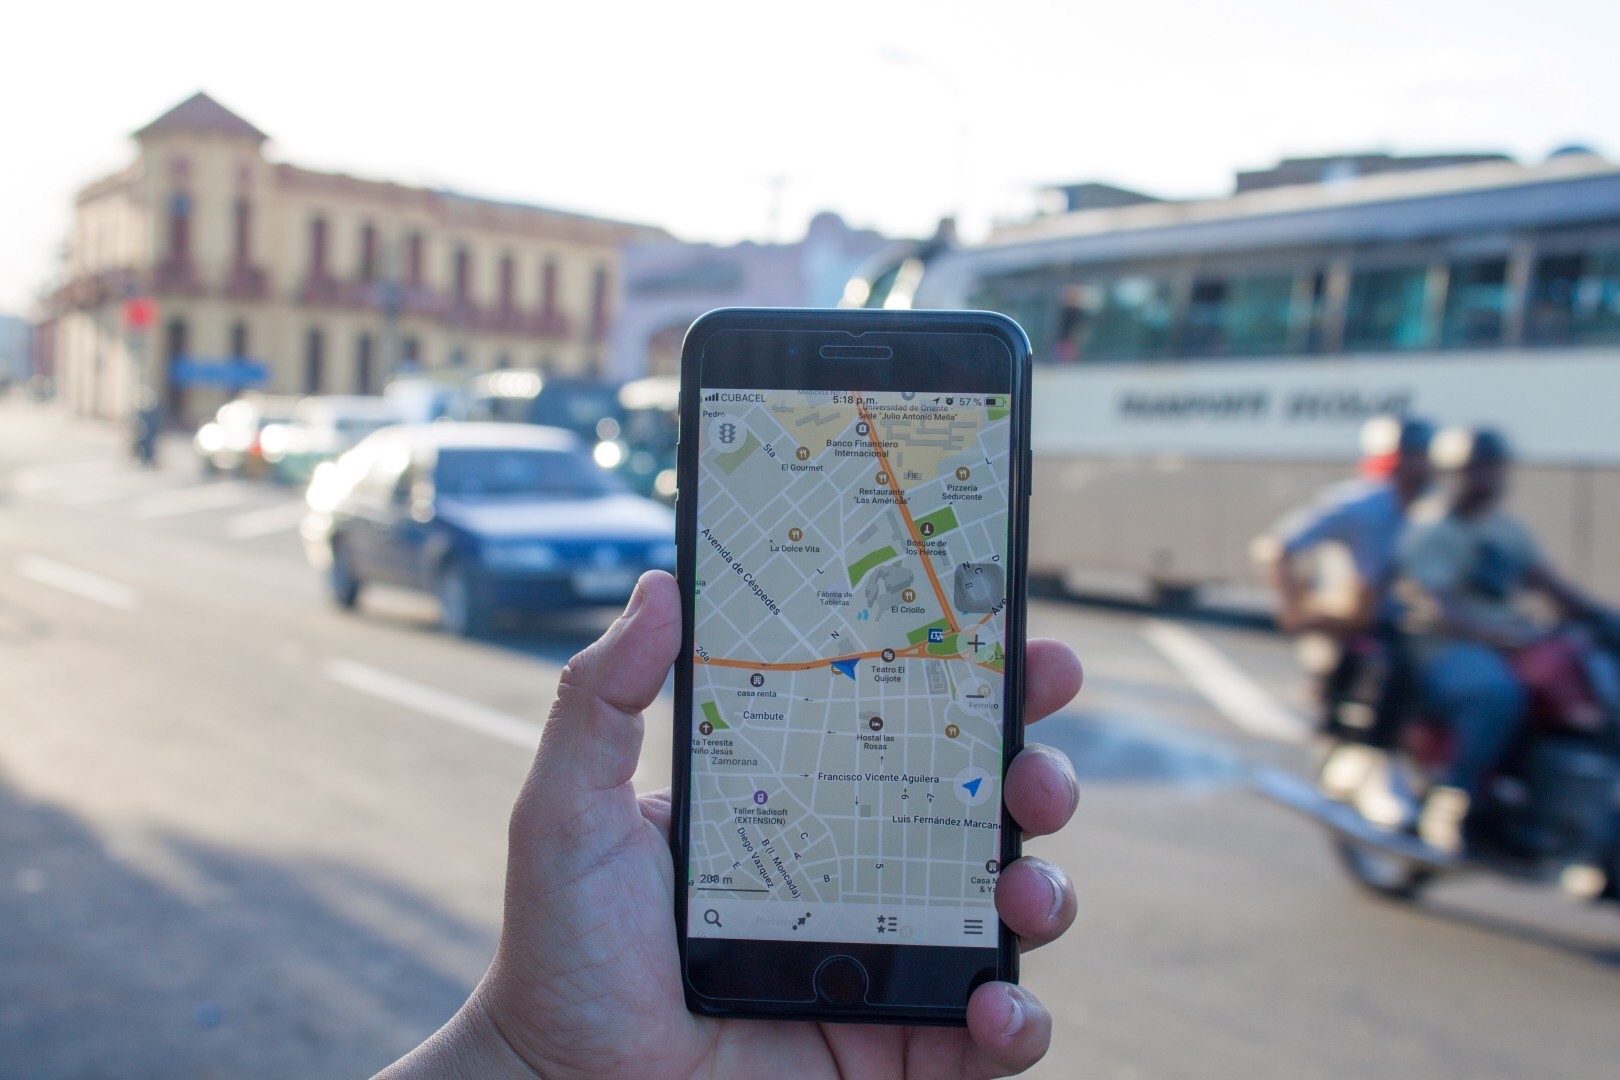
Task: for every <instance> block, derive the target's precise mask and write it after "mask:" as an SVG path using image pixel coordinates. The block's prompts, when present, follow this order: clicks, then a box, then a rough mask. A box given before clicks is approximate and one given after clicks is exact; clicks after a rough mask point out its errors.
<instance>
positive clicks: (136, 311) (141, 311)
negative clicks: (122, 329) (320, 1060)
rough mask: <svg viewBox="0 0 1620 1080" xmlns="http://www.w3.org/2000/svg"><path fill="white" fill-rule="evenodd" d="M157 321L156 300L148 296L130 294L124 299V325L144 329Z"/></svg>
mask: <svg viewBox="0 0 1620 1080" xmlns="http://www.w3.org/2000/svg"><path fill="white" fill-rule="evenodd" d="M156 321H157V301H156V300H154V299H152V298H151V297H150V296H132V297H130V298H129V299H128V300H125V301H124V325H125V326H127V327H129V328H130V329H131V330H145V329H146V328H147V327H149V326H151V325H152V324H153V323H154V322H156Z"/></svg>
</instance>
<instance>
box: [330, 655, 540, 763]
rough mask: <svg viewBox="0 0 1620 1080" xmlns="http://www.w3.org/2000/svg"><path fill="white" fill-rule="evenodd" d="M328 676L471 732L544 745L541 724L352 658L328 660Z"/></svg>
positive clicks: (515, 742) (516, 743) (515, 743)
mask: <svg viewBox="0 0 1620 1080" xmlns="http://www.w3.org/2000/svg"><path fill="white" fill-rule="evenodd" d="M326 677H327V678H328V679H331V680H332V681H333V682H335V683H339V684H341V685H343V686H347V687H348V688H349V689H351V690H358V691H360V692H361V693H362V694H370V695H371V696H372V697H375V698H381V699H382V700H383V701H387V702H391V703H393V704H395V705H403V706H404V707H405V708H407V709H414V710H416V711H417V712H419V713H423V714H425V715H427V716H431V717H433V718H435V719H437V720H444V721H447V722H449V723H452V724H456V725H458V726H460V727H464V728H466V729H467V730H469V731H476V732H478V733H479V734H482V735H488V736H489V737H490V738H493V739H500V740H501V741H502V742H508V743H511V744H512V745H513V746H521V747H523V748H524V749H525V750H529V751H533V750H534V748H535V747H537V746H539V745H540V725H539V724H535V723H531V722H530V721H528V720H523V719H520V718H518V717H516V716H513V715H511V714H510V713H503V712H500V711H498V710H496V709H491V708H489V707H488V706H486V705H480V704H478V703H477V702H476V701H468V700H467V699H466V698H459V697H456V696H455V695H454V694H447V693H445V692H444V691H442V690H435V689H434V688H433V687H431V686H423V685H422V684H421V683H417V682H411V681H410V680H409V679H402V678H400V677H399V676H398V675H390V674H389V673H388V672H386V671H379V670H378V669H377V668H374V667H367V666H366V665H365V664H357V663H355V662H354V661H352V660H328V661H327V662H326Z"/></svg>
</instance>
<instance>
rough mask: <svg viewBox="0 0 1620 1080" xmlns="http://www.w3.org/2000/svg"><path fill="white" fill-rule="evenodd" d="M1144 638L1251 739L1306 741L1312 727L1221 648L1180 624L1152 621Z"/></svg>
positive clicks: (1217, 709)
mask: <svg viewBox="0 0 1620 1080" xmlns="http://www.w3.org/2000/svg"><path fill="white" fill-rule="evenodd" d="M1142 636H1143V637H1144V638H1146V639H1147V642H1148V644H1149V645H1152V646H1153V647H1154V648H1155V649H1157V650H1158V651H1159V653H1160V655H1162V656H1163V657H1164V658H1165V659H1166V660H1168V661H1170V663H1171V665H1172V666H1173V667H1175V669H1176V670H1177V671H1179V672H1181V674H1182V677H1183V678H1185V679H1186V680H1187V682H1189V683H1190V684H1191V685H1192V688H1193V689H1194V690H1197V691H1198V692H1199V693H1200V694H1202V695H1203V696H1204V699H1205V700H1206V701H1208V702H1209V703H1210V704H1211V705H1213V706H1214V707H1215V710H1216V711H1217V712H1219V713H1220V714H1221V715H1222V716H1224V717H1226V719H1227V720H1229V721H1231V722H1232V723H1233V724H1235V725H1237V726H1238V727H1239V728H1242V729H1243V730H1244V731H1245V732H1247V733H1248V734H1250V735H1257V736H1259V737H1261V738H1266V739H1279V740H1281V741H1283V742H1293V743H1298V742H1305V741H1306V740H1307V739H1308V738H1309V736H1310V730H1311V728H1310V724H1309V723H1308V722H1307V721H1306V720H1305V719H1304V718H1303V717H1301V716H1298V715H1296V714H1295V713H1293V712H1292V711H1290V710H1289V709H1286V708H1284V707H1283V706H1282V705H1280V704H1278V703H1277V701H1276V700H1275V699H1274V698H1273V697H1272V696H1271V695H1270V694H1268V693H1266V691H1265V689H1264V688H1263V687H1261V686H1260V684H1259V683H1257V682H1255V681H1254V679H1252V678H1250V677H1249V675H1248V674H1247V673H1246V672H1245V671H1244V670H1243V669H1242V668H1240V667H1238V666H1237V665H1236V664H1234V663H1233V662H1232V661H1231V660H1229V659H1227V658H1226V656H1225V655H1224V654H1223V653H1222V652H1221V651H1220V650H1218V649H1216V648H1215V646H1213V645H1211V644H1210V643H1209V642H1208V641H1206V640H1204V639H1203V638H1202V637H1200V636H1199V635H1197V634H1195V633H1193V632H1192V631H1191V630H1188V629H1187V628H1186V627H1184V626H1179V625H1177V624H1176V623H1170V622H1164V621H1162V620H1159V619H1150V620H1148V623H1147V625H1146V626H1144V627H1143V628H1142Z"/></svg>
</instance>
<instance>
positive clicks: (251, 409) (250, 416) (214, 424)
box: [192, 394, 299, 476]
mask: <svg viewBox="0 0 1620 1080" xmlns="http://www.w3.org/2000/svg"><path fill="white" fill-rule="evenodd" d="M298 400H299V399H298V398H295V397H282V396H278V395H271V394H243V395H242V396H241V397H239V398H237V399H235V400H234V401H229V402H227V403H225V404H224V405H221V406H220V407H219V412H218V413H216V414H215V415H214V418H213V419H212V420H210V421H208V423H206V424H204V425H203V426H202V427H200V428H198V429H197V435H196V438H195V439H193V440H192V447H193V448H194V449H195V450H196V451H197V456H198V458H200V459H201V460H202V467H203V472H204V473H205V474H212V473H216V472H224V473H235V474H239V475H245V476H263V475H265V473H267V472H268V471H269V464H268V463H267V462H266V461H265V460H264V447H263V445H262V444H261V443H260V437H261V436H262V435H263V433H264V429H265V428H267V427H269V426H270V425H271V424H285V423H287V422H289V421H291V420H292V418H293V413H294V411H295V410H296V409H297V407H298Z"/></svg>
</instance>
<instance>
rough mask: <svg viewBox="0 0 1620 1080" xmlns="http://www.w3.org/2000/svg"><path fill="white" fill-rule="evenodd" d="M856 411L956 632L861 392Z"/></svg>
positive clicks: (943, 609)
mask: <svg viewBox="0 0 1620 1080" xmlns="http://www.w3.org/2000/svg"><path fill="white" fill-rule="evenodd" d="M855 411H856V412H858V413H860V415H861V419H862V420H865V421H866V437H867V438H868V439H870V440H871V441H872V450H873V451H874V452H875V453H876V454H877V458H878V464H879V465H881V466H882V467H883V475H885V476H887V477H888V478H889V490H890V491H892V492H894V504H895V505H896V506H898V507H899V508H900V516H901V517H902V518H904V519H905V522H906V528H907V529H909V530H910V531H911V539H912V541H913V542H914V543H915V544H916V545H917V557H918V558H919V559H921V560H922V564H923V569H924V570H926V571H927V572H928V581H929V583H930V584H931V585H933V586H934V596H935V597H936V598H937V599H938V600H939V609H940V610H941V611H943V612H944V613H945V621H946V622H947V623H949V624H950V626H951V633H953V634H954V633H956V632H957V631H959V630H961V629H962V627H961V626H959V625H958V624H957V622H956V616H955V615H954V614H952V613H951V605H950V604H948V603H946V602H945V589H944V587H942V586H941V585H940V583H939V575H937V574H935V573H934V563H933V561H932V560H931V559H929V557H928V549H927V548H926V547H924V546H923V538H922V534H921V533H919V532H918V531H917V523H916V522H914V521H912V520H911V510H910V508H909V507H908V506H907V504H906V501H905V496H903V495H902V494H901V492H900V481H899V479H898V478H897V477H896V476H895V475H894V470H893V469H891V468H889V455H888V454H886V453H884V452H883V440H882V439H880V438H879V437H878V430H877V422H876V421H874V420H873V419H872V414H871V413H870V412H868V411H867V408H866V402H864V401H862V400H861V396H860V395H859V394H856V395H855Z"/></svg>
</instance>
